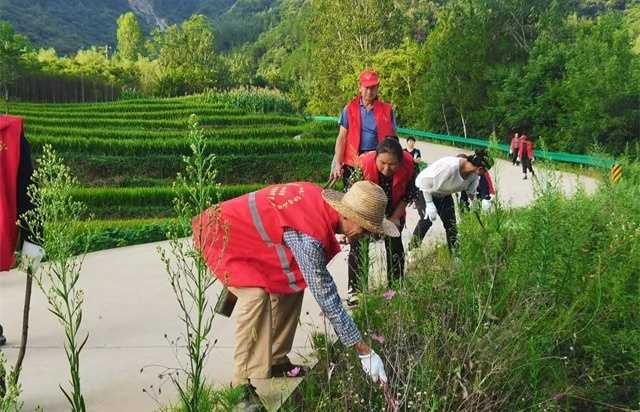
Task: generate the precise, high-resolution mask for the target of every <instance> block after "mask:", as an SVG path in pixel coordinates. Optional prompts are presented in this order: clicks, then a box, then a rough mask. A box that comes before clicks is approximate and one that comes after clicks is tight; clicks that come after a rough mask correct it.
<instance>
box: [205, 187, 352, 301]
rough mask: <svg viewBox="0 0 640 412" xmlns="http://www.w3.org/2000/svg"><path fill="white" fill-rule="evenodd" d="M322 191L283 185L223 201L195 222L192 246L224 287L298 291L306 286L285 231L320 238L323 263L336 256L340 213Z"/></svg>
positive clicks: (274, 291) (283, 291)
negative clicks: (200, 251)
mask: <svg viewBox="0 0 640 412" xmlns="http://www.w3.org/2000/svg"><path fill="white" fill-rule="evenodd" d="M321 192H322V189H321V188H320V187H319V186H317V185H314V184H312V183H306V182H296V183H285V184H279V185H273V186H268V187H266V188H264V189H261V190H258V191H256V192H252V193H248V194H246V195H243V196H240V197H237V198H235V199H231V200H228V201H226V202H222V203H221V204H220V205H219V207H212V208H209V209H207V210H205V211H204V212H203V213H202V214H200V215H198V216H196V217H195V218H194V220H193V233H194V241H195V244H196V246H197V247H198V248H199V249H200V250H202V252H203V256H204V257H205V259H206V261H207V265H208V266H209V268H210V269H211V271H212V272H213V273H214V274H215V276H216V277H218V279H220V280H221V281H222V282H223V283H224V284H225V285H227V286H234V287H258V288H264V289H265V290H266V291H267V292H269V293H285V294H288V293H296V292H299V291H301V290H303V289H304V288H305V287H306V286H307V285H306V283H305V281H304V279H303V277H302V273H301V272H300V268H299V267H298V264H297V262H296V260H295V259H294V257H293V255H292V253H291V250H290V249H289V248H288V247H287V246H286V245H285V244H284V241H283V235H284V230H285V228H291V229H294V230H296V231H298V232H301V233H305V234H307V235H309V236H311V237H312V238H314V239H316V240H318V241H319V242H320V243H321V244H322V247H323V249H324V255H325V258H326V262H327V263H329V261H330V260H331V259H333V257H334V256H335V255H336V254H338V253H339V252H340V245H339V244H338V242H337V241H336V237H335V234H336V230H337V229H338V223H339V220H340V215H339V214H338V212H336V211H335V209H333V208H332V207H331V206H329V204H328V203H327V202H325V201H324V199H323V198H322V195H321ZM210 222H211V223H210Z"/></svg>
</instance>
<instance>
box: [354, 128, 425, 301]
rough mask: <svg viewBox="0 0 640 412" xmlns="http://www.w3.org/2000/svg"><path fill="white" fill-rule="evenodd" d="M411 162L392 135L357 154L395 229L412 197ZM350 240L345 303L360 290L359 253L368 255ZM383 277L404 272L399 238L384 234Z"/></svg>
mask: <svg viewBox="0 0 640 412" xmlns="http://www.w3.org/2000/svg"><path fill="white" fill-rule="evenodd" d="M413 165H414V163H413V157H412V156H411V154H409V153H408V152H406V151H405V150H403V149H402V146H400V142H398V138H397V137H395V136H390V137H386V138H385V139H384V140H382V141H381V142H380V143H379V144H378V146H377V147H376V150H375V151H374V152H369V153H365V154H363V155H361V156H360V159H359V166H360V168H361V169H362V175H363V177H364V179H365V180H368V181H370V182H373V183H375V184H377V185H380V187H382V189H383V190H384V192H385V194H386V196H387V207H386V209H385V215H386V216H387V218H388V219H389V220H390V221H391V222H393V223H394V224H395V225H396V226H397V227H398V229H399V230H401V228H402V227H403V226H404V220H405V215H406V207H407V204H408V203H409V202H410V201H411V200H413V199H414V198H415V196H416V187H415V185H414V183H413V180H414V166H413ZM362 246H363V247H361V244H360V242H357V241H356V242H351V251H350V252H349V292H350V293H351V296H350V298H349V301H348V303H349V304H350V305H353V304H356V303H357V296H356V295H355V293H356V292H357V291H360V290H361V281H362V279H360V274H361V271H362V259H361V257H362V254H365V255H367V254H368V247H367V246H368V245H362ZM385 247H386V250H387V280H388V282H389V283H391V282H392V281H393V280H397V279H399V278H400V277H401V276H402V275H403V274H404V247H403V245H402V239H401V238H400V237H386V238H385Z"/></svg>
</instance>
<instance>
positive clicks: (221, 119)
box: [24, 115, 305, 130]
mask: <svg viewBox="0 0 640 412" xmlns="http://www.w3.org/2000/svg"><path fill="white" fill-rule="evenodd" d="M24 120H25V122H26V124H27V125H28V126H27V127H28V128H31V127H37V126H39V127H63V128H69V129H72V128H84V129H87V128H102V129H110V130H117V129H122V128H136V129H145V130H157V129H173V130H175V129H183V130H184V129H186V128H187V125H188V118H183V119H181V120H147V119H136V120H134V119H91V118H84V119H67V118H65V117H57V118H56V117H39V118H35V117H25V119H24ZM304 122H305V121H304V119H303V118H301V117H293V116H277V115H247V116H200V117H199V118H198V123H199V124H200V125H202V126H205V127H206V126H253V125H299V124H302V123H304Z"/></svg>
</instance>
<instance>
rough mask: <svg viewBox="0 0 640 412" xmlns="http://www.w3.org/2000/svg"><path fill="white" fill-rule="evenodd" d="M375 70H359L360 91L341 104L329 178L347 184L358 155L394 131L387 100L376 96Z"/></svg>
mask: <svg viewBox="0 0 640 412" xmlns="http://www.w3.org/2000/svg"><path fill="white" fill-rule="evenodd" d="M379 84H380V80H379V79H378V73H376V72H374V71H371V70H364V71H363V72H362V73H360V79H359V86H360V89H359V90H360V94H359V95H358V96H356V97H355V98H354V99H353V100H351V102H349V104H347V105H346V106H345V108H344V109H343V110H342V114H341V115H340V121H339V124H340V132H339V133H338V138H337V139H336V149H335V156H334V164H333V167H332V169H333V170H332V171H331V178H332V179H338V178H339V177H342V178H343V179H344V182H345V187H346V186H347V183H348V179H349V176H350V175H351V172H352V171H353V169H354V167H355V165H356V164H357V161H358V157H359V156H360V155H361V154H362V153H365V152H369V151H372V150H375V149H376V147H377V146H378V143H379V142H381V141H382V140H383V139H384V138H385V137H387V136H395V135H396V121H395V116H394V114H393V108H392V107H391V104H389V103H383V102H381V101H380V100H378V85H379Z"/></svg>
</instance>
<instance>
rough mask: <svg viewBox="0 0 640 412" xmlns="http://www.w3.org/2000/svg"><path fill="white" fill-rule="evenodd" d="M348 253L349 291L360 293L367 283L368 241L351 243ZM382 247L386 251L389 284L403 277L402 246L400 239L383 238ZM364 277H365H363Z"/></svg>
mask: <svg viewBox="0 0 640 412" xmlns="http://www.w3.org/2000/svg"><path fill="white" fill-rule="evenodd" d="M350 245H351V251H350V252H349V260H348V273H349V290H353V291H361V290H362V286H363V285H364V286H365V288H366V285H368V281H369V239H363V240H359V241H356V242H351V244H350ZM384 245H385V249H386V251H387V281H388V282H389V284H391V283H393V282H394V281H396V280H398V279H400V278H402V277H403V276H404V246H403V245H402V237H389V236H385V238H384ZM363 275H365V276H363Z"/></svg>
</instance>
